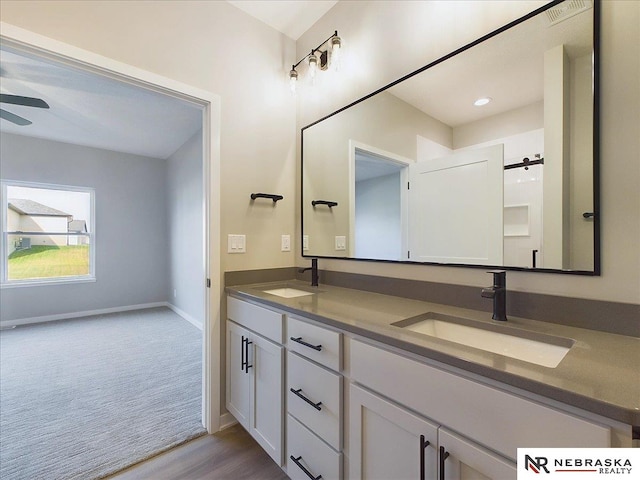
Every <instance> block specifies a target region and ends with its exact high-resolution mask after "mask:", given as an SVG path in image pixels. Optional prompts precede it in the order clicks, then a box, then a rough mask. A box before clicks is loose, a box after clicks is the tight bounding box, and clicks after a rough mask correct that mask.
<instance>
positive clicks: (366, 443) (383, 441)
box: [349, 385, 516, 480]
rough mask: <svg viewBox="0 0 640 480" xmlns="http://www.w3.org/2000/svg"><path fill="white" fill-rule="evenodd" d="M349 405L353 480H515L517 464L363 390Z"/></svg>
mask: <svg viewBox="0 0 640 480" xmlns="http://www.w3.org/2000/svg"><path fill="white" fill-rule="evenodd" d="M349 405H350V411H349V415H350V429H351V430H350V435H351V444H350V464H349V465H350V472H349V478H350V480H355V479H358V480H365V479H380V480H383V479H389V478H393V479H397V480H404V479H407V480H413V479H416V478H417V479H420V480H431V479H436V478H444V479H446V480H454V479H460V480H464V479H474V480H477V479H484V478H488V479H495V480H503V479H504V480H506V479H511V478H513V479H515V478H516V467H515V464H514V463H513V462H510V461H508V460H506V459H504V458H501V457H499V456H498V455H495V454H493V453H492V452H490V451H489V450H487V449H485V448H482V447H481V446H479V445H477V444H475V443H473V442H470V441H468V440H466V439H464V438H463V437H460V436H458V435H456V434H455V433H453V432H449V431H448V430H446V429H445V428H443V427H440V426H438V425H437V424H435V423H433V422H430V421H429V420H427V419H425V418H423V417H421V416H418V415H416V414H415V413H413V412H410V411H409V410H407V409H405V408H403V407H401V406H399V405H397V404H395V403H393V402H390V401H389V400H387V399H384V398H382V397H380V396H378V395H376V394H374V393H372V392H369V391H367V390H365V389H363V388H361V387H358V386H356V385H351V390H350V399H349ZM440 471H442V472H443V474H442V476H440Z"/></svg>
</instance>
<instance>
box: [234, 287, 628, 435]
mask: <svg viewBox="0 0 640 480" xmlns="http://www.w3.org/2000/svg"><path fill="white" fill-rule="evenodd" d="M284 286H289V287H293V288H297V289H301V290H308V291H314V292H317V293H316V294H314V295H306V296H301V297H295V298H282V297H278V296H275V295H271V294H268V293H265V292H264V291H263V290H267V289H270V288H278V287H284ZM227 292H228V293H229V294H231V295H234V296H236V297H239V298H245V299H249V300H259V301H260V302H261V303H264V304H266V305H268V306H271V307H275V308H278V309H280V310H283V311H286V312H288V313H292V314H297V315H300V316H303V317H306V318H310V319H312V320H315V321H318V322H321V323H324V324H326V325H329V326H332V327H336V328H339V329H342V330H345V331H347V332H352V333H354V334H357V335H361V336H363V337H366V338H370V339H372V340H376V341H379V342H383V343H385V344H388V345H391V346H393V347H397V348H400V349H403V350H405V351H408V352H411V353H414V354H418V355H421V356H424V357H426V358H430V359H433V360H436V361H439V362H442V363H445V364H448V365H451V366H453V367H457V368H461V369H463V370H465V371H468V372H472V373H475V374H479V375H482V376H484V377H486V378H489V379H493V380H497V381H499V382H503V383H506V384H508V385H512V386H514V387H517V388H521V389H523V390H527V391H530V392H532V393H535V394H537V395H542V396H544V397H547V398H550V399H553V400H557V401H560V402H563V403H566V404H569V405H573V406H575V407H579V408H582V409H584V410H587V411H590V412H594V413H597V414H599V415H602V416H605V417H608V418H611V419H614V420H618V421H621V422H623V423H626V424H629V425H634V426H638V425H640V339H638V338H634V337H627V336H624V335H616V334H612V333H603V332H598V331H595V330H587V329H583V328H576V327H569V326H564V325H558V324H554V323H546V322H540V321H535V320H528V319H525V318H518V317H509V320H508V322H507V324H506V325H505V327H506V328H509V329H510V328H514V327H515V328H518V329H522V330H526V331H527V332H534V333H537V334H546V335H553V336H557V337H564V338H571V339H573V340H574V341H575V343H574V344H573V347H571V349H570V350H569V352H568V353H567V354H566V356H565V357H564V359H563V360H562V361H561V362H560V363H559V364H558V366H557V367H555V368H549V367H543V366H539V365H536V364H533V363H529V362H525V361H522V360H517V359H513V358H510V357H506V356H502V355H498V354H495V353H491V352H486V351H483V350H479V349H476V348H472V347H467V346H465V345H462V344H458V343H453V342H449V341H446V340H441V339H438V338H435V337H431V336H427V335H424V334H420V333H415V332H412V331H409V330H407V329H402V328H400V327H397V326H394V325H392V324H393V323H395V322H398V321H400V320H403V319H406V318H410V317H414V316H417V315H420V314H424V313H427V312H436V313H440V314H445V315H453V316H457V317H462V318H465V319H469V320H472V321H476V322H484V323H489V324H494V325H495V324H496V322H495V321H493V320H491V314H490V313H487V312H480V311H476V310H469V309H464V308H457V307H452V306H449V305H440V304H435V303H428V302H422V301H418V300H410V299H405V298H400V297H394V296H389V295H381V294H377V293H370V292H365V291H361V290H355V289H348V288H340V287H333V286H330V285H321V286H320V287H309V284H308V283H304V282H301V281H295V280H292V281H289V282H274V283H265V284H253V285H242V286H233V287H227ZM493 328H496V327H493ZM497 328H500V327H497Z"/></svg>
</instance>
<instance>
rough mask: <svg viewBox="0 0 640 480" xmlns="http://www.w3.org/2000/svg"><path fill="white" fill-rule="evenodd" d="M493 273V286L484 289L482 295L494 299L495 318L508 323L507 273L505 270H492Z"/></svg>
mask: <svg viewBox="0 0 640 480" xmlns="http://www.w3.org/2000/svg"><path fill="white" fill-rule="evenodd" d="M487 273H493V285H492V286H491V287H487V288H483V289H482V293H481V295H482V296H483V297H484V298H493V316H492V317H491V318H493V319H494V320H499V321H501V322H506V321H507V272H505V271H504V270H491V271H489V272H487Z"/></svg>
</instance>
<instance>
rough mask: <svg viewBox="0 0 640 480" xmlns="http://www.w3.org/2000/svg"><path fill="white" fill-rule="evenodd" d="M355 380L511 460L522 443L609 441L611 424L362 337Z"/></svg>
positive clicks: (355, 347)
mask: <svg viewBox="0 0 640 480" xmlns="http://www.w3.org/2000/svg"><path fill="white" fill-rule="evenodd" d="M350 350H351V358H350V360H351V375H352V380H353V381H356V382H358V383H360V384H362V385H365V386H367V387H369V388H370V389H372V390H374V391H376V392H379V393H381V394H383V395H385V396H387V397H389V398H391V399H393V400H395V401H396V402H398V403H400V404H402V405H405V406H407V407H409V408H411V409H412V410H414V411H416V412H418V413H420V414H421V415H424V416H426V417H428V418H431V419H433V420H435V421H436V422H438V423H441V424H443V425H446V426H448V427H450V428H451V429H452V430H455V431H457V432H459V433H461V434H462V435H464V436H465V437H468V438H471V439H473V440H475V441H477V442H479V443H481V444H483V445H485V446H487V447H489V448H491V449H492V450H494V451H496V452H500V453H501V454H502V455H504V456H506V457H507V458H510V459H512V460H515V459H516V455H517V448H518V447H529V448H533V447H548V448H553V447H609V446H610V444H611V432H610V429H609V428H606V427H604V426H601V425H598V424H596V423H592V422H590V421H587V420H585V419H582V418H579V417H575V416H573V415H570V414H567V413H564V412H561V411H559V410H555V409H553V408H549V407H547V406H544V405H541V404H539V403H536V402H533V401H531V400H527V399H524V398H522V397H519V396H517V395H513V394H510V393H507V392H504V391H502V390H498V389H496V388H492V387H489V386H487V385H483V384H482V383H478V382H475V381H473V380H470V379H467V378H463V377H460V376H458V375H455V374H452V373H449V372H445V371H444V370H440V369H438V368H435V367H432V366H429V365H425V364H423V363H420V362H418V361H415V360H411V359H409V358H406V357H403V356H401V355H398V354H395V353H392V352H388V351H386V350H383V349H381V348H378V347H374V346H371V345H368V344H366V343H362V342H359V341H352V342H351V348H350Z"/></svg>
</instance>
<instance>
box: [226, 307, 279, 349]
mask: <svg viewBox="0 0 640 480" xmlns="http://www.w3.org/2000/svg"><path fill="white" fill-rule="evenodd" d="M227 318H229V319H230V320H233V321H234V322H236V323H238V324H240V325H244V326H245V327H247V328H248V329H250V330H253V331H254V332H256V333H259V334H260V335H262V336H263V337H267V338H268V339H270V340H273V341H274V342H276V343H279V344H281V345H282V343H283V342H282V318H283V315H282V314H281V313H278V312H274V311H273V310H268V309H266V308H262V307H259V306H257V305H254V304H252V303H249V302H244V301H242V300H238V299H237V298H233V297H227Z"/></svg>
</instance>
